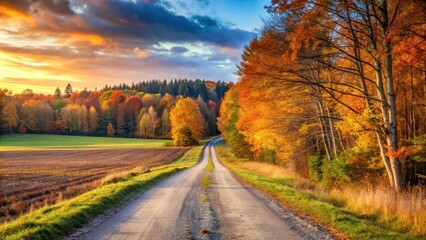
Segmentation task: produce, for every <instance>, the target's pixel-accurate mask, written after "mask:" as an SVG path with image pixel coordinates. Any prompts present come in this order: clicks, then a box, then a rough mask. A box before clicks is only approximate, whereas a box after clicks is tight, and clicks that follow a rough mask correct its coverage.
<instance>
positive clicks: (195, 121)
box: [170, 98, 204, 146]
mask: <svg viewBox="0 0 426 240" xmlns="http://www.w3.org/2000/svg"><path fill="white" fill-rule="evenodd" d="M170 125H171V134H172V138H173V143H174V145H175V146H188V145H194V144H196V143H197V142H198V141H199V140H201V139H202V137H203V129H204V119H203V115H202V114H201V111H200V109H199V108H198V104H197V102H196V101H195V100H194V99H191V98H181V99H179V100H178V101H177V103H176V105H175V106H174V108H173V109H172V110H171V111H170ZM188 130H189V131H188Z"/></svg>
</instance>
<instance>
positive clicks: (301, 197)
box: [216, 141, 425, 239]
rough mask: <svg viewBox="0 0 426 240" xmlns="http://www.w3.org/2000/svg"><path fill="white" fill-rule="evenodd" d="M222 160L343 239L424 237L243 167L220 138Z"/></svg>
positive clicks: (244, 176)
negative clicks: (393, 227) (373, 219)
mask: <svg viewBox="0 0 426 240" xmlns="http://www.w3.org/2000/svg"><path fill="white" fill-rule="evenodd" d="M216 149H217V153H218V155H219V157H220V159H221V160H222V162H223V163H224V164H225V165H226V166H227V167H228V168H229V169H230V170H231V171H232V172H234V173H235V174H236V175H237V176H238V177H240V178H241V180H243V181H244V182H247V183H248V184H250V185H251V186H253V187H255V188H257V189H259V190H261V191H262V192H264V193H265V194H267V195H269V196H271V197H273V198H275V199H277V200H278V201H279V202H281V203H282V204H283V205H285V206H287V207H288V208H290V209H291V210H292V211H293V212H295V213H297V214H298V215H301V216H302V217H305V218H308V219H310V220H312V221H314V222H317V223H319V224H320V225H323V226H325V227H326V228H327V229H329V230H330V231H331V232H332V233H333V234H335V235H336V236H337V237H339V238H343V239H347V238H349V239H424V237H425V236H418V235H413V234H409V233H407V232H403V231H399V230H396V229H391V228H388V227H386V226H383V225H380V224H378V223H375V222H374V221H371V220H370V219H369V218H368V216H364V215H361V214H358V213H355V212H351V211H349V210H348V209H345V208H344V207H338V206H335V205H333V204H331V203H329V202H326V201H324V200H321V199H318V198H317V197H315V196H313V195H310V194H307V193H304V192H301V191H299V190H297V189H295V188H292V187H290V183H291V181H292V180H291V179H288V178H287V179H285V178H272V177H266V176H265V175H263V174H261V173H259V172H257V171H254V170H248V169H245V168H243V167H242V166H244V165H242V164H239V163H241V162H242V161H244V160H243V159H238V158H236V157H234V155H233V154H232V153H231V152H230V149H229V148H228V147H227V146H226V144H225V143H224V142H223V141H221V142H218V144H216Z"/></svg>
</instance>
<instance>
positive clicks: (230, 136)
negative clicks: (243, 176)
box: [217, 87, 251, 158]
mask: <svg viewBox="0 0 426 240" xmlns="http://www.w3.org/2000/svg"><path fill="white" fill-rule="evenodd" d="M239 110H240V106H239V104H238V90H237V88H235V87H234V88H231V89H230V90H229V91H228V92H227V93H226V94H225V98H224V99H223V102H222V105H221V106H220V116H219V117H218V118H217V125H218V128H219V130H220V131H221V132H222V136H223V138H224V139H225V140H226V143H227V145H228V146H229V147H230V148H231V151H232V152H233V153H234V154H235V156H237V157H240V158H242V157H250V155H251V153H250V149H249V145H248V144H247V142H246V141H245V139H244V135H242V134H241V132H240V131H239V130H238V129H237V125H236V124H237V122H238V113H239Z"/></svg>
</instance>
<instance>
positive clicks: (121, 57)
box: [0, 0, 268, 94]
mask: <svg viewBox="0 0 426 240" xmlns="http://www.w3.org/2000/svg"><path fill="white" fill-rule="evenodd" d="M166 2H167V3H166ZM265 2H268V1H266V0H256V1H252V2H250V3H244V4H242V3H240V2H239V1H236V0H235V1H222V0H218V1H214V2H213V1H196V0H186V1H179V4H177V2H176V3H175V2H168V1H159V0H153V1H139V0H135V1H125V0H115V1H112V0H87V1H82V0H63V1H56V0H43V1H40V0H35V1H32V0H2V1H0V85H1V86H0V87H1V88H7V89H9V90H12V92H13V93H20V92H22V91H23V90H25V89H32V90H33V91H34V92H36V93H44V94H53V92H54V90H55V89H56V88H57V87H59V88H60V89H61V90H63V89H64V88H65V86H66V85H67V84H68V83H70V84H71V85H72V86H73V89H74V90H82V89H85V88H87V89H89V90H94V89H95V88H98V89H101V88H102V87H104V86H105V85H106V84H107V85H118V84H120V83H127V84H131V83H132V82H140V81H146V80H152V79H160V80H163V79H167V80H170V79H177V78H188V79H196V78H199V79H206V80H222V81H235V80H236V79H237V76H236V75H235V72H236V71H237V69H236V65H238V64H239V61H240V59H241V53H242V50H243V48H244V46H245V45H246V44H247V43H248V42H249V41H250V40H251V39H252V38H253V36H254V34H255V33H254V29H255V28H257V27H258V25H259V22H260V18H259V13H260V11H263V9H262V4H264V3H265ZM173 4H174V5H173ZM236 4H239V5H238V6H239V7H240V8H230V7H229V5H231V6H232V5H236ZM223 9H228V10H223ZM229 9H231V10H229ZM250 11H253V13H251V12H250ZM201 13H202V14H201ZM198 14H199V15H198ZM239 14H246V15H247V14H253V16H257V18H258V19H257V20H244V21H241V20H240V18H239V17H238V15H239ZM232 21H235V22H238V21H239V23H240V24H241V26H238V24H234V23H231V22H232ZM249 23H250V24H251V25H250V24H249ZM243 25H247V26H243Z"/></svg>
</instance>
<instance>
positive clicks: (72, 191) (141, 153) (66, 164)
mask: <svg viewBox="0 0 426 240" xmlns="http://www.w3.org/2000/svg"><path fill="white" fill-rule="evenodd" d="M186 150H187V148H155V149H153V148H143V149H101V150H37V151H6V152H0V222H1V221H4V220H8V219H9V218H10V217H14V216H17V215H19V214H21V213H24V212H27V211H31V209H34V208H37V207H39V206H43V205H45V204H50V203H54V202H57V201H60V200H61V199H62V198H69V197H72V196H75V195H77V194H80V193H82V192H85V191H87V190H90V189H93V188H94V187H96V186H98V185H99V184H100V182H101V179H103V178H104V177H106V176H107V175H110V174H115V173H120V172H125V171H129V170H131V169H134V168H139V169H148V168H149V167H150V166H154V165H161V164H165V163H168V162H170V161H172V160H174V159H176V158H177V157H179V156H180V155H181V154H182V153H183V152H185V151H186Z"/></svg>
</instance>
